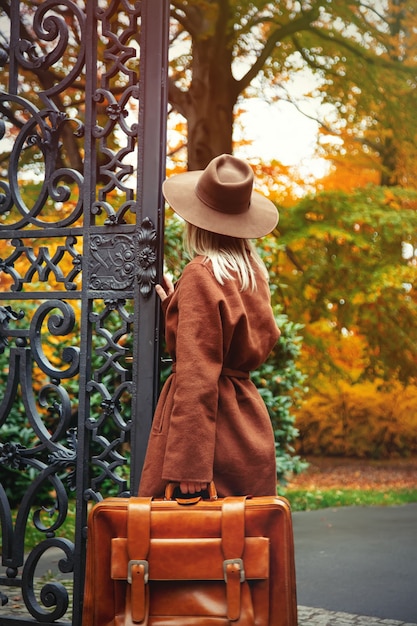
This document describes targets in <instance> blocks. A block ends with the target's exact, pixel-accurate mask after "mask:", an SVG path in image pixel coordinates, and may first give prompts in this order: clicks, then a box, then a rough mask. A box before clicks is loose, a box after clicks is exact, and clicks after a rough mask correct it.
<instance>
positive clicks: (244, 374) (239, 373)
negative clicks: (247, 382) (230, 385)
mask: <svg viewBox="0 0 417 626" xmlns="http://www.w3.org/2000/svg"><path fill="white" fill-rule="evenodd" d="M176 371H177V364H176V363H175V361H174V363H173V364H172V373H173V374H175V372H176ZM220 376H230V377H232V378H246V379H248V378H249V372H248V371H245V370H234V369H232V368H230V367H223V368H222V371H221V372H220Z"/></svg>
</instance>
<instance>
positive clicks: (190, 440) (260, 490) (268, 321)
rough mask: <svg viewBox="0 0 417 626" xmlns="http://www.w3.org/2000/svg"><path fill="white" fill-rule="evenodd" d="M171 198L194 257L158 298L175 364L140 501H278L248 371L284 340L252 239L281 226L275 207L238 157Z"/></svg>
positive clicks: (268, 433)
mask: <svg viewBox="0 0 417 626" xmlns="http://www.w3.org/2000/svg"><path fill="white" fill-rule="evenodd" d="M163 193H164V196H165V198H166V200H167V202H168V203H169V204H170V205H171V207H172V209H173V210H174V211H175V212H176V213H177V214H178V215H180V216H181V217H182V218H183V219H184V220H185V221H186V233H185V244H186V250H187V252H188V253H189V254H190V256H191V257H192V260H191V261H190V263H189V264H188V265H187V266H186V267H185V269H184V271H183V274H182V276H181V278H180V279H179V281H178V282H177V283H176V285H175V288H174V287H173V285H172V283H171V282H170V281H169V280H167V279H164V281H165V282H164V285H158V286H157V287H156V291H157V293H158V295H159V297H160V298H161V301H162V307H163V310H164V313H165V338H166V346H167V349H168V352H169V353H170V355H171V357H172V359H173V370H172V374H171V375H170V377H169V378H168V380H167V381H166V383H165V385H164V387H163V389H162V391H161V395H160V398H159V401H158V405H157V407H156V411H155V416H154V421H153V425H152V430H151V434H150V439H149V444H148V450H147V454H146V459H145V465H144V469H143V472H142V478H141V482H140V486H139V495H141V496H155V497H160V496H163V494H164V491H165V486H166V484H167V483H168V482H177V483H179V484H180V489H181V491H182V493H184V494H185V493H191V494H192V493H195V492H198V491H201V490H204V489H205V488H206V487H207V485H208V483H209V482H210V481H212V480H213V481H214V483H215V486H216V489H217V493H218V495H219V496H221V497H224V496H228V495H246V494H251V495H253V496H258V495H275V494H276V466H275V443H274V435H273V431H272V426H271V421H270V418H269V416H268V412H267V410H266V407H265V404H264V403H263V400H262V398H261V397H260V395H259V393H258V391H257V389H256V387H255V385H254V384H253V383H252V381H251V380H250V378H249V372H250V371H251V370H255V369H257V368H258V367H259V366H260V365H261V364H262V363H263V362H264V361H265V360H266V358H267V357H268V355H269V353H270V352H271V350H272V348H273V347H274V345H275V343H276V341H277V340H278V338H279V330H278V328H277V326H276V323H275V319H274V316H273V312H272V309H271V305H270V292H269V286H268V277H267V272H266V268H265V266H264V265H263V263H262V261H261V259H260V258H259V256H258V254H257V253H256V251H255V248H254V246H253V245H252V243H251V242H250V241H249V239H253V238H258V237H262V236H264V235H266V234H268V233H270V232H271V231H272V230H273V229H274V228H275V226H276V224H277V222H278V212H277V210H276V208H275V206H274V204H273V203H272V202H270V201H269V200H267V199H266V198H264V197H263V196H262V195H260V194H259V193H257V192H255V191H253V172H252V170H251V168H250V167H249V165H248V164H247V163H246V162H245V161H242V160H240V159H237V158H235V157H233V156H231V155H221V156H219V157H216V158H215V159H213V160H212V161H211V162H210V163H209V165H208V166H207V168H206V169H205V170H204V171H198V172H194V171H193V172H186V173H184V174H179V175H177V176H173V177H171V178H169V179H168V180H166V181H165V183H164V185H163Z"/></svg>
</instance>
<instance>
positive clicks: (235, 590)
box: [127, 496, 246, 626]
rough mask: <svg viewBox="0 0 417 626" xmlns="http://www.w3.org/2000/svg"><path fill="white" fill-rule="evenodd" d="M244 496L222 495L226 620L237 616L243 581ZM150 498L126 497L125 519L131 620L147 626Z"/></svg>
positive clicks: (232, 619)
mask: <svg viewBox="0 0 417 626" xmlns="http://www.w3.org/2000/svg"><path fill="white" fill-rule="evenodd" d="M245 501H246V496H242V497H229V498H224V500H223V502H222V517H221V533H222V537H221V539H222V552H223V574H224V580H225V583H226V601H227V619H228V620H229V621H231V622H233V621H236V620H238V619H239V617H240V612H241V586H242V583H243V582H244V581H245V569H244V564H243V550H244V546H245ZM151 503H152V499H151V498H129V503H128V520H127V539H128V541H127V546H128V555H129V563H128V572H127V581H128V582H129V583H130V594H131V611H132V620H133V622H135V623H140V624H143V626H146V624H147V623H148V617H149V585H148V582H149V563H148V554H149V549H150V541H151V506H152V505H151Z"/></svg>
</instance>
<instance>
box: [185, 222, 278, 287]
mask: <svg viewBox="0 0 417 626" xmlns="http://www.w3.org/2000/svg"><path fill="white" fill-rule="evenodd" d="M184 248H185V251H186V252H187V254H188V255H189V256H190V258H193V257H194V256H196V255H202V256H204V257H205V260H206V261H209V260H210V261H211V264H212V267H213V272H214V276H215V277H216V280H217V281H218V282H219V283H220V284H221V285H224V283H225V281H226V280H234V278H235V276H233V274H235V275H236V276H237V277H238V280H239V282H240V290H241V291H245V290H246V289H249V288H250V289H251V290H252V291H255V290H256V273H255V267H258V268H259V269H260V270H261V272H262V273H263V275H264V276H265V277H266V279H268V272H267V270H266V267H265V265H264V263H263V261H262V259H261V258H260V256H259V254H258V253H257V251H256V248H255V246H254V245H253V243H252V242H251V241H250V240H249V239H239V238H237V237H228V236H226V235H218V234H217V233H212V232H211V231H208V230H203V229H202V228H198V227H197V226H193V225H192V224H190V223H189V222H186V228H185V231H184Z"/></svg>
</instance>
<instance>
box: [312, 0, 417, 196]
mask: <svg viewBox="0 0 417 626" xmlns="http://www.w3.org/2000/svg"><path fill="white" fill-rule="evenodd" d="M387 13H388V15H389V17H390V19H389V20H387V21H386V30H387V33H388V35H389V37H388V38H387V46H386V50H385V52H384V55H383V57H384V60H385V61H387V62H388V63H393V64H394V65H395V64H400V65H401V66H402V71H398V72H393V71H388V70H387V67H386V64H385V63H380V64H374V63H372V64H371V65H370V66H369V67H368V68H363V67H362V66H361V64H360V71H364V72H367V74H366V76H367V81H368V83H367V85H368V86H367V88H362V89H359V86H360V84H361V83H360V81H358V80H357V78H356V70H355V68H352V67H348V66H347V65H346V70H345V75H346V84H345V90H346V94H347V97H346V98H345V102H344V103H343V106H342V107H341V108H340V115H339V120H338V122H337V124H336V126H333V131H334V130H336V129H337V135H338V139H339V141H337V142H336V143H335V142H332V141H330V142H329V141H328V137H327V135H328V134H329V129H327V128H326V127H322V131H321V138H322V149H321V152H322V153H324V155H327V158H329V159H330V160H331V161H332V162H333V165H334V167H333V171H332V173H331V174H330V177H329V178H328V179H327V180H325V181H324V185H325V188H329V184H330V185H331V186H333V187H334V188H339V189H340V188H341V187H340V186H339V181H340V179H341V178H342V179H345V180H346V183H347V184H350V188H354V186H355V182H356V187H357V186H359V185H358V183H359V184H360V179H361V178H362V179H363V175H364V174H365V176H367V178H368V181H372V180H373V181H375V182H376V183H377V184H380V185H382V186H394V185H401V186H402V187H407V186H408V187H416V181H415V169H416V166H417V152H416V149H415V146H416V141H415V138H416V136H417V118H416V116H415V115H410V114H409V112H410V111H415V109H416V107H417V81H416V75H417V71H416V61H417V11H416V9H415V7H411V6H409V3H408V2H407V1H406V0H390V1H389V2H388V3H387ZM364 85H365V87H366V84H365V83H364ZM323 89H325V90H331V89H332V86H327V85H325V86H324V87H323ZM330 134H331V131H330ZM344 174H345V175H344ZM348 177H349V178H350V179H351V180H350V182H348V181H347V178H348ZM335 178H337V180H335ZM355 179H356V181H355Z"/></svg>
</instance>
